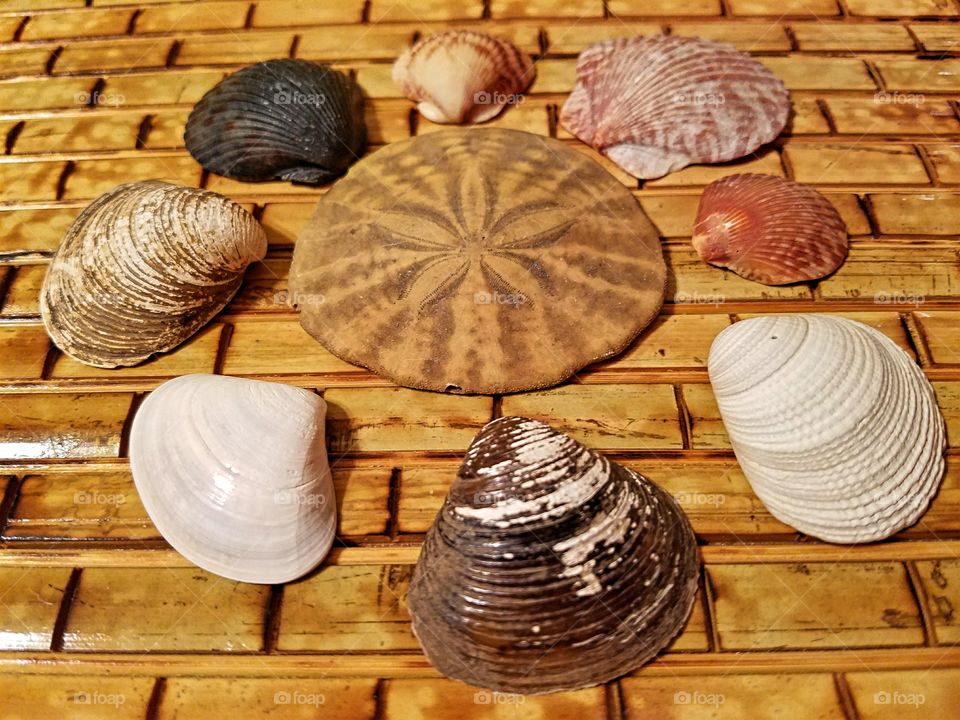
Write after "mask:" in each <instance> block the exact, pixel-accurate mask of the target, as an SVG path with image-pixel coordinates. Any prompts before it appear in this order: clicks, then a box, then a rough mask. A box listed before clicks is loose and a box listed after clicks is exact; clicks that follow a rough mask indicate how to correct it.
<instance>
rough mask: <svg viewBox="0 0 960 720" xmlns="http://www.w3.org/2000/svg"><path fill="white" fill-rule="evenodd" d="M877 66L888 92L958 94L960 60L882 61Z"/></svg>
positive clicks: (877, 62) (878, 61)
mask: <svg viewBox="0 0 960 720" xmlns="http://www.w3.org/2000/svg"><path fill="white" fill-rule="evenodd" d="M876 66H877V70H879V71H880V77H881V78H883V83H884V85H885V86H886V88H887V90H900V91H902V92H919V93H923V92H956V91H957V83H958V81H960V80H958V76H960V60H927V61H924V62H917V61H916V60H900V59H880V60H877V61H876Z"/></svg>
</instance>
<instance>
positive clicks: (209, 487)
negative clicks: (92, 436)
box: [130, 375, 337, 584]
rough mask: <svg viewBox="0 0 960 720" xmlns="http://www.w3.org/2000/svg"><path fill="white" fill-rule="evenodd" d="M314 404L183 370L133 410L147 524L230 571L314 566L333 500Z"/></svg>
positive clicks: (251, 574) (329, 529) (207, 565)
mask: <svg viewBox="0 0 960 720" xmlns="http://www.w3.org/2000/svg"><path fill="white" fill-rule="evenodd" d="M325 413H326V404H325V403H324V401H323V400H322V399H321V398H320V397H319V396H317V395H315V394H314V393H312V392H309V391H307V390H303V389H302V388H296V387H292V386H289V385H282V384H279V383H268V382H261V381H257V380H246V379H243V378H233V377H224V376H221V375H184V376H182V377H178V378H176V379H174V380H170V381H169V382H166V383H164V384H163V385H161V386H160V387H159V388H157V389H156V390H155V391H154V392H152V393H151V394H150V395H149V396H148V397H147V399H146V400H145V401H144V403H143V405H141V406H140V408H139V409H138V411H137V413H136V415H135V416H134V421H133V427H132V429H131V433H130V468H131V470H132V472H133V480H134V483H135V484H136V486H137V491H138V492H139V494H140V498H141V500H142V501H143V505H144V507H145V508H146V510H147V513H148V514H149V515H150V519H151V520H153V523H154V525H156V526H157V529H158V530H159V531H160V533H161V534H162V535H163V537H164V538H165V539H166V540H167V542H168V543H170V545H172V546H173V547H174V549H175V550H177V551H178V552H179V553H180V554H181V555H183V556H184V557H186V558H187V559H188V560H190V561H191V562H193V563H195V564H197V565H199V566H200V567H202V568H204V569H205V570H209V571H210V572H213V573H216V574H217V575H222V576H223V577H227V578H230V579H232V580H239V581H241V582H254V583H271V584H272V583H282V582H287V581H289V580H293V579H295V578H298V577H300V576H301V575H303V574H304V573H306V572H309V571H310V570H312V569H313V568H314V567H316V566H317V565H318V564H320V562H321V561H322V560H323V558H324V557H325V556H326V554H327V552H328V551H329V550H330V546H331V544H332V543H333V538H334V533H335V532H336V524H337V517H336V515H337V511H336V502H335V498H334V490H333V481H332V479H331V476H330V468H329V466H328V465H327V451H326V447H325V445H324V441H325V440H324V416H325Z"/></svg>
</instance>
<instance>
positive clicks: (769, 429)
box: [708, 315, 945, 543]
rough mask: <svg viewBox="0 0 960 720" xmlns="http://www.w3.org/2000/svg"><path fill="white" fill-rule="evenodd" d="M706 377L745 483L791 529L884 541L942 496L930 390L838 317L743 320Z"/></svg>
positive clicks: (887, 343) (835, 538) (859, 328)
mask: <svg viewBox="0 0 960 720" xmlns="http://www.w3.org/2000/svg"><path fill="white" fill-rule="evenodd" d="M708 369H709V373H710V382H711V384H712V385H713V391H714V394H715V395H716V399H717V405H718V406H719V408H720V415H721V417H722V418H723V422H724V425H725V426H726V429H727V433H728V434H729V436H730V440H731V443H732V444H733V449H734V452H735V453H736V455H737V460H738V461H739V462H740V465H741V467H742V468H743V472H744V474H745V475H746V477H747V479H748V480H749V481H750V484H751V486H752V487H753V490H754V492H756V493H757V495H758V496H759V497H760V499H761V500H762V501H763V503H764V504H765V505H766V506H767V508H768V509H769V510H770V512H771V513H773V515H774V516H776V517H777V518H778V519H780V520H781V521H783V522H785V523H787V524H788V525H791V526H793V527H795V528H796V529H798V530H800V531H801V532H804V533H806V534H808V535H812V536H814V537H818V538H820V539H822V540H827V541H829V542H837V543H858V542H870V541H873V540H880V539H882V538H885V537H888V536H890V535H892V534H894V533H896V532H898V531H899V530H902V529H903V528H906V527H909V526H910V525H913V524H914V523H916V522H917V520H918V519H919V518H920V516H921V515H923V513H924V511H925V510H926V508H927V506H928V505H929V503H930V500H931V499H932V498H933V496H934V495H935V494H936V492H937V488H938V487H939V484H940V479H941V477H942V476H943V471H944V459H943V454H944V450H945V439H944V438H945V432H944V422H943V418H942V417H941V415H940V411H939V409H938V407H937V404H936V399H935V397H934V394H933V389H932V388H931V386H930V383H929V382H928V381H927V379H926V377H925V376H924V375H923V373H922V372H921V371H920V369H919V368H918V367H917V365H916V364H915V363H914V362H913V361H912V360H911V358H910V357H909V356H907V354H906V353H904V352H903V350H901V349H900V348H899V347H898V346H897V345H896V344H895V343H894V342H893V341H892V340H890V339H889V338H888V337H886V336H885V335H883V334H882V333H880V332H879V331H877V330H875V329H873V328H871V327H868V326H866V325H863V324H861V323H858V322H855V321H853V320H847V319H845V318H840V317H834V316H830V315H768V316H763V317H758V318H753V319H750V320H743V321H741V322H737V323H735V324H734V325H732V326H730V327H729V328H727V329H726V330H724V331H723V332H722V333H720V335H718V336H717V338H716V339H715V340H714V342H713V346H712V347H711V348H710V356H709V360H708Z"/></svg>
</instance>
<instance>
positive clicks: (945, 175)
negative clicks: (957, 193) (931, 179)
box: [924, 142, 960, 185]
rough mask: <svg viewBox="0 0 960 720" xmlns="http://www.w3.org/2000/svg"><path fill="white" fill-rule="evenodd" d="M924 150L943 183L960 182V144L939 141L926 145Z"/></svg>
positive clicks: (953, 183) (952, 183)
mask: <svg viewBox="0 0 960 720" xmlns="http://www.w3.org/2000/svg"><path fill="white" fill-rule="evenodd" d="M924 150H925V151H926V153H927V156H928V157H929V158H930V162H931V163H932V164H933V169H934V172H935V173H936V174H937V179H938V180H939V181H940V182H941V183H944V184H948V185H957V184H960V145H950V144H948V143H945V142H938V143H936V144H934V145H925V146H924Z"/></svg>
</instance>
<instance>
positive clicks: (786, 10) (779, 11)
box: [729, 0, 840, 18]
mask: <svg viewBox="0 0 960 720" xmlns="http://www.w3.org/2000/svg"><path fill="white" fill-rule="evenodd" d="M729 5H730V9H731V10H732V11H733V14H734V15H745V16H749V15H773V16H774V17H778V18H782V17H814V18H822V17H830V16H832V15H839V14H840V7H839V6H838V5H837V3H836V1H835V0H729Z"/></svg>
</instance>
